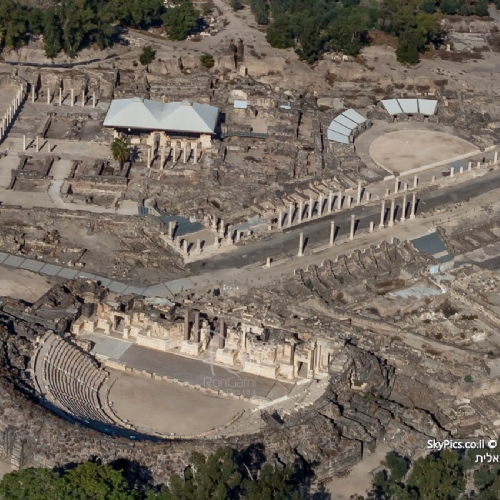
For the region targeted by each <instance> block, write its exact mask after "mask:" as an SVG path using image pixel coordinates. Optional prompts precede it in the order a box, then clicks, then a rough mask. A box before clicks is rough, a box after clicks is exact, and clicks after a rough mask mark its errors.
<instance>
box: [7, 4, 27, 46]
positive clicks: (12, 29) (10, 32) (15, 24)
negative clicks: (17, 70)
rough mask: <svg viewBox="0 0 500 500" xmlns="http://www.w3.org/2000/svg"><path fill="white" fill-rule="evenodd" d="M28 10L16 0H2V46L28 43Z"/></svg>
mask: <svg viewBox="0 0 500 500" xmlns="http://www.w3.org/2000/svg"><path fill="white" fill-rule="evenodd" d="M27 19H28V11H27V9H26V8H24V7H22V6H21V5H20V4H18V3H17V2H15V1H14V0H1V1H0V27H1V28H2V29H1V32H2V33H3V34H2V35H1V36H0V39H1V40H2V46H5V47H8V48H17V47H20V46H21V45H23V44H24V43H26V34H27V32H28V22H27Z"/></svg>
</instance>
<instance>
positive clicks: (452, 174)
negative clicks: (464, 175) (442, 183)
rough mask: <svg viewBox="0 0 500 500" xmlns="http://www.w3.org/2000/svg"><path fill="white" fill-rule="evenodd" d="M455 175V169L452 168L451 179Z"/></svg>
mask: <svg viewBox="0 0 500 500" xmlns="http://www.w3.org/2000/svg"><path fill="white" fill-rule="evenodd" d="M454 175H455V167H451V168H450V177H453V176H454Z"/></svg>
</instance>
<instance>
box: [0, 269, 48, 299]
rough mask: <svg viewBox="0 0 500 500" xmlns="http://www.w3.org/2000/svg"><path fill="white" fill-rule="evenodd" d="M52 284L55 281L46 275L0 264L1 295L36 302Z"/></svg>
mask: <svg viewBox="0 0 500 500" xmlns="http://www.w3.org/2000/svg"><path fill="white" fill-rule="evenodd" d="M52 286H54V283H53V282H51V281H50V280H49V279H48V278H47V277H46V276H42V275H39V274H36V273H33V272H31V271H25V270H23V269H12V268H10V267H4V266H0V297H12V298H14V299H23V300H26V301H28V302H36V301H37V300H38V299H39V298H40V297H41V296H42V295H43V294H44V293H45V292H46V291H47V290H48V289H49V288H51V287H52Z"/></svg>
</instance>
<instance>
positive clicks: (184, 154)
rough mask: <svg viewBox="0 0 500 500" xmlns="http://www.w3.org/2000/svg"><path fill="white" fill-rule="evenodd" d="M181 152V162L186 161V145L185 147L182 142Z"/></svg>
mask: <svg viewBox="0 0 500 500" xmlns="http://www.w3.org/2000/svg"><path fill="white" fill-rule="evenodd" d="M182 154H183V157H182V160H183V163H186V161H187V147H186V143H184V144H183V145H182Z"/></svg>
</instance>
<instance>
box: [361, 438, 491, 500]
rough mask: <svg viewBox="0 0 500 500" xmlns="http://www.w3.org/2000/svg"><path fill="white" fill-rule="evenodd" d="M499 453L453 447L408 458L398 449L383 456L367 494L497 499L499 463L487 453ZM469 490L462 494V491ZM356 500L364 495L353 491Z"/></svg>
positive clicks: (390, 499) (402, 498)
mask: <svg viewBox="0 0 500 500" xmlns="http://www.w3.org/2000/svg"><path fill="white" fill-rule="evenodd" d="M488 453H489V454H490V455H499V454H500V446H497V448H496V449H495V450H488V449H485V450H469V451H468V452H467V453H466V454H463V453H458V452H457V451H455V450H444V451H441V452H440V453H432V454H430V455H427V456H426V457H423V458H419V459H418V460H416V461H415V462H414V463H413V464H411V465H412V467H411V469H410V461H409V460H408V459H406V458H404V457H401V456H400V455H398V454H397V453H394V452H391V453H389V454H388V455H387V456H386V465H387V468H386V469H385V470H382V471H380V472H378V473H377V474H376V475H375V476H374V479H373V490H372V491H371V492H370V493H369V495H368V498H377V499H380V500H459V499H461V498H474V499H475V500H497V499H498V498H500V464H499V463H494V462H492V463H488V461H487V460H486V458H483V459H482V460H481V459H476V456H480V457H487V456H488V455H487V454H488ZM465 491H468V492H470V494H469V495H468V496H466V497H464V492H465ZM354 498H355V499H356V500H364V497H362V496H360V495H356V496H355V497H354Z"/></svg>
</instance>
